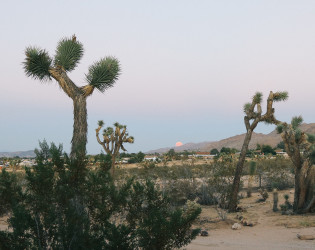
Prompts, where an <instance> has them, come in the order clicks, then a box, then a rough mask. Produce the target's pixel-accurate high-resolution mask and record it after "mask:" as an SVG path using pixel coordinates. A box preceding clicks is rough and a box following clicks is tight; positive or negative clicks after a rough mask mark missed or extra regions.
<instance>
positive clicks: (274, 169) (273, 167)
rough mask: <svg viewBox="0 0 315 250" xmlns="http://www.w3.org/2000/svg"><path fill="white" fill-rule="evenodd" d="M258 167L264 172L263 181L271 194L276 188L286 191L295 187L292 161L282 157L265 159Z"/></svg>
mask: <svg viewBox="0 0 315 250" xmlns="http://www.w3.org/2000/svg"><path fill="white" fill-rule="evenodd" d="M258 165H259V168H260V171H261V172H262V181H263V183H264V185H265V187H266V188H267V189H268V191H269V192H271V191H272V190H273V189H274V188H276V189H278V190H284V189H288V188H292V187H294V175H293V174H292V170H293V166H292V163H291V161H290V160H288V159H284V158H283V157H281V156H280V157H276V158H275V159H264V160H262V161H261V162H259V163H258Z"/></svg>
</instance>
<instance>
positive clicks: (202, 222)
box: [183, 191, 315, 250]
mask: <svg viewBox="0 0 315 250" xmlns="http://www.w3.org/2000/svg"><path fill="white" fill-rule="evenodd" d="M285 193H286V194H289V195H290V200H291V201H292V200H293V194H292V191H291V193H290V191H281V192H280V193H279V204H283V203H284V199H283V194H285ZM258 198H260V195H259V194H258V193H254V194H253V197H251V198H245V199H242V200H241V207H243V208H245V209H246V211H245V212H242V213H238V215H242V216H244V217H245V218H247V219H248V221H250V222H252V223H253V224H254V226H253V227H245V226H242V228H241V229H240V230H232V229H231V226H232V225H233V223H235V222H238V219H237V218H236V216H237V214H236V213H234V214H227V219H226V221H222V220H221V219H220V217H219V216H218V213H217V212H216V210H215V208H214V207H210V208H209V207H203V210H202V214H201V216H200V219H199V222H198V223H197V225H195V227H199V228H202V229H206V230H207V231H208V232H209V236H207V237H202V236H198V237H197V238H196V239H195V240H194V241H193V242H192V243H191V244H190V245H188V246H186V247H185V248H183V249H187V250H203V249H315V240H300V239H298V238H297V236H296V235H297V234H302V235H313V236H315V215H314V214H313V215H281V212H276V213H275V212H273V211H272V202H271V201H272V193H270V194H269V198H268V199H267V201H266V202H257V200H258Z"/></svg>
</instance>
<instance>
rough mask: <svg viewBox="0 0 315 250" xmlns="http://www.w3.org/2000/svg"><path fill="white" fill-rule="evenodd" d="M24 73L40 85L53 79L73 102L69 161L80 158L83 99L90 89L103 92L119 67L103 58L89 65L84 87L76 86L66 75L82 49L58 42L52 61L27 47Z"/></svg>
mask: <svg viewBox="0 0 315 250" xmlns="http://www.w3.org/2000/svg"><path fill="white" fill-rule="evenodd" d="M25 55H26V58H25V61H24V62H23V64H24V70H25V73H26V75H27V76H28V77H32V78H34V79H38V80H40V81H42V82H43V81H51V80H52V79H55V80H56V81H57V82H58V84H59V86H60V87H61V89H62V90H63V91H64V92H65V93H66V94H67V95H68V96H69V97H70V98H71V99H72V100H73V114H74V124H73V136H72V141H71V143H72V146H71V154H70V156H71V158H77V157H83V156H85V154H86V143H87V109H86V99H87V97H89V96H90V95H91V94H92V93H93V91H94V89H95V88H96V89H98V90H99V91H101V92H104V91H105V90H106V89H108V88H110V87H112V86H113V85H114V84H115V81H116V80H117V79H118V76H119V72H120V66H119V62H118V60H117V59H116V58H114V57H110V56H108V57H105V58H102V59H100V60H99V61H97V62H95V63H94V64H93V65H91V66H90V67H89V69H88V73H87V74H86V75H85V79H86V82H87V85H85V86H81V87H79V86H77V85H76V84H75V83H74V82H73V81H72V80H71V79H70V78H69V77H68V75H67V73H68V72H71V71H72V70H74V69H75V68H76V66H77V65H78V63H79V61H80V59H81V58H82V56H83V45H82V44H81V43H80V42H78V41H77V39H76V37H75V35H73V37H72V38H63V39H61V40H60V41H59V43H58V45H57V48H56V51H55V56H54V58H52V57H50V56H49V55H48V52H47V51H46V50H43V49H40V48H38V47H34V46H30V47H27V48H26V50H25Z"/></svg>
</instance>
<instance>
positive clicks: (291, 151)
mask: <svg viewBox="0 0 315 250" xmlns="http://www.w3.org/2000/svg"><path fill="white" fill-rule="evenodd" d="M302 122H303V118H302V117H301V116H299V117H293V118H292V121H291V124H287V123H285V122H282V123H280V124H279V125H278V127H277V131H278V133H279V134H280V135H281V137H282V140H283V142H284V146H285V150H286V152H287V154H288V155H289V157H290V159H291V161H292V163H293V165H294V168H295V192H294V204H293V211H294V212H296V213H307V212H311V211H313V212H314V211H315V166H314V164H315V135H312V134H307V133H304V132H302V131H301V130H300V129H299V126H300V125H301V124H302Z"/></svg>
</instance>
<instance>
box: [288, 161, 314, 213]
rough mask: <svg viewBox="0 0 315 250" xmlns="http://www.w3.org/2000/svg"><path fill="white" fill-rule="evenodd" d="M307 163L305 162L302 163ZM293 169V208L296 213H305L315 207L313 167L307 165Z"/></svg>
mask: <svg viewBox="0 0 315 250" xmlns="http://www.w3.org/2000/svg"><path fill="white" fill-rule="evenodd" d="M304 164H306V165H307V163H304ZM304 164H303V166H302V167H301V168H296V169H295V190H294V204H293V210H294V211H295V212H296V213H307V212H310V211H311V210H312V209H315V169H314V166H313V167H310V170H309V173H306V170H307V168H309V166H305V165H304Z"/></svg>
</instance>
